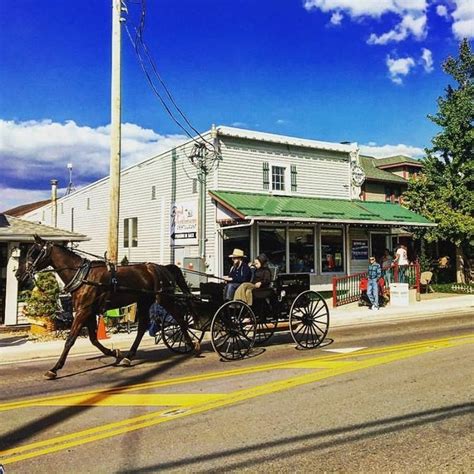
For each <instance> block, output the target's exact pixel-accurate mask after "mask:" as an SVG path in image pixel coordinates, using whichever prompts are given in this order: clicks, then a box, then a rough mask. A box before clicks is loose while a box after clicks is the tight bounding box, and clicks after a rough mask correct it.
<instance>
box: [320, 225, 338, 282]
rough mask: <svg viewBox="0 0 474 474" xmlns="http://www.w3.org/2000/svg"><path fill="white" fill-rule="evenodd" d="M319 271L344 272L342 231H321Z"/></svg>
mask: <svg viewBox="0 0 474 474" xmlns="http://www.w3.org/2000/svg"><path fill="white" fill-rule="evenodd" d="M321 270H322V272H323V273H334V272H343V271H344V234H343V232H342V229H321Z"/></svg>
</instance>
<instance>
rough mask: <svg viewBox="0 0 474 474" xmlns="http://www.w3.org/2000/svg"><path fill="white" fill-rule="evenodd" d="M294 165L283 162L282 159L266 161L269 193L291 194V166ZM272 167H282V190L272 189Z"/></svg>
mask: <svg viewBox="0 0 474 474" xmlns="http://www.w3.org/2000/svg"><path fill="white" fill-rule="evenodd" d="M292 166H296V165H293V164H292V163H285V162H282V161H268V175H269V176H268V178H269V183H268V192H269V193H271V194H279V195H291V194H292V193H293V192H294V191H293V192H292V185H291V167H292ZM273 167H279V168H284V170H285V172H284V184H285V189H284V190H277V189H273ZM296 172H297V171H296Z"/></svg>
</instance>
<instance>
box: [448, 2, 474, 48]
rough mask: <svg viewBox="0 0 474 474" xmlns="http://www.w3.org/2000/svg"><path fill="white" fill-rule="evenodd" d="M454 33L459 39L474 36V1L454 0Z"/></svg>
mask: <svg viewBox="0 0 474 474" xmlns="http://www.w3.org/2000/svg"><path fill="white" fill-rule="evenodd" d="M454 3H455V4H456V9H455V10H454V11H453V13H452V16H453V20H454V23H453V33H454V36H456V38H458V39H462V38H474V2H473V1H472V0H454Z"/></svg>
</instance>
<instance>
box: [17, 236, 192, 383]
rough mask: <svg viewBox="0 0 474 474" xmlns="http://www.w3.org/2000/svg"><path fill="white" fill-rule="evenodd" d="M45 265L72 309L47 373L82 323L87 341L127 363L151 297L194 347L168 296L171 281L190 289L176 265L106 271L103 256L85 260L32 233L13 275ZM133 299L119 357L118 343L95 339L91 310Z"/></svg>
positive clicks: (21, 276)
mask: <svg viewBox="0 0 474 474" xmlns="http://www.w3.org/2000/svg"><path fill="white" fill-rule="evenodd" d="M48 267H52V268H53V269H54V271H55V272H56V273H57V274H58V275H59V277H60V278H61V280H62V281H63V282H64V284H65V287H64V289H65V291H69V292H70V293H71V294H72V302H73V308H74V312H75V315H74V321H73V323H72V327H71V331H70V333H69V335H68V337H67V339H66V342H65V345H64V349H63V352H62V354H61V356H60V357H59V359H58V361H57V362H56V364H55V365H54V367H53V368H52V369H51V370H48V372H46V373H45V377H46V378H48V379H54V378H56V376H57V372H58V370H59V369H62V367H63V366H64V364H65V362H66V358H67V355H68V353H69V351H70V349H71V347H72V346H73V345H74V343H75V341H76V338H77V336H78V335H79V333H80V332H81V329H82V328H83V327H87V329H88V333H89V338H90V341H91V343H92V344H93V345H94V346H95V347H97V348H98V349H99V350H100V351H102V352H103V353H104V354H105V355H107V356H113V357H116V358H117V360H120V364H121V365H130V361H131V359H132V358H133V357H134V356H135V354H136V352H137V349H138V346H139V345H140V342H141V340H142V338H143V335H144V334H145V332H146V330H147V328H148V324H149V308H150V306H151V305H152V304H153V302H154V301H155V300H156V301H157V302H158V303H159V304H161V305H162V306H163V307H165V309H166V310H167V311H168V312H169V313H170V314H171V315H172V316H173V318H174V319H175V320H176V322H177V323H178V324H179V325H180V327H181V329H182V330H183V334H184V337H185V339H186V342H187V343H188V344H190V345H191V347H194V349H195V350H196V351H199V345H198V344H196V343H193V341H192V340H191V338H190V336H189V334H188V332H187V330H186V326H185V322H184V319H183V316H182V314H181V312H180V311H179V309H178V305H175V300H174V298H173V294H174V290H175V287H176V285H178V287H179V288H180V289H181V291H182V292H183V293H188V294H190V290H189V287H188V286H187V284H186V281H185V279H184V277H183V274H182V273H181V270H180V269H179V268H178V267H177V266H175V265H166V266H162V265H157V264H154V263H141V264H136V265H127V266H118V267H117V268H116V271H111V269H110V268H109V267H108V266H107V264H106V262H104V261H89V260H87V259H85V258H82V257H81V256H79V255H78V254H77V253H75V252H73V251H72V250H70V249H68V248H67V247H65V246H63V245H58V244H54V243H52V242H47V241H45V240H43V239H41V238H40V237H39V236H35V243H34V244H33V245H32V246H31V247H30V249H29V250H28V254H27V257H26V261H23V262H21V263H20V266H19V268H18V271H17V273H16V276H17V278H18V279H19V280H24V279H26V278H27V277H28V276H33V275H34V273H36V272H38V271H40V270H43V269H45V268H48ZM132 303H137V318H138V331H137V336H136V338H135V341H134V342H133V344H132V346H131V348H130V350H129V352H128V354H127V356H126V357H122V355H121V353H120V351H119V350H118V349H117V350H114V351H112V350H110V349H107V348H106V347H104V346H103V345H102V344H101V343H100V342H99V341H98V340H97V321H96V316H97V315H98V314H103V312H104V311H106V310H107V309H110V308H118V307H122V306H127V305H129V304H132Z"/></svg>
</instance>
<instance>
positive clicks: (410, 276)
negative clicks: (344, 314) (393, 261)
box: [332, 262, 420, 308]
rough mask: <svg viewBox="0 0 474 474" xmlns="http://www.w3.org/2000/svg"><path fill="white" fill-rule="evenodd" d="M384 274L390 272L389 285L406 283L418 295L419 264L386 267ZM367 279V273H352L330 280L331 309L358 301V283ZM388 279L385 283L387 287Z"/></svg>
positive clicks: (359, 293)
mask: <svg viewBox="0 0 474 474" xmlns="http://www.w3.org/2000/svg"><path fill="white" fill-rule="evenodd" d="M382 270H383V272H384V273H385V272H386V271H387V270H388V271H390V272H391V273H390V280H391V283H408V286H409V288H415V289H416V292H417V295H419V294H420V264H419V263H418V262H415V263H412V264H410V265H406V266H403V267H399V266H398V265H395V266H394V267H386V268H383V269H382ZM362 278H367V272H362V273H354V274H353V275H347V276H343V277H334V278H333V279H332V305H333V307H334V308H335V307H337V306H342V305H344V304H349V303H353V302H355V301H358V300H359V298H360V295H361V288H360V282H361V280H362ZM387 280H388V278H387V277H386V283H387V287H388V282H387Z"/></svg>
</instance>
